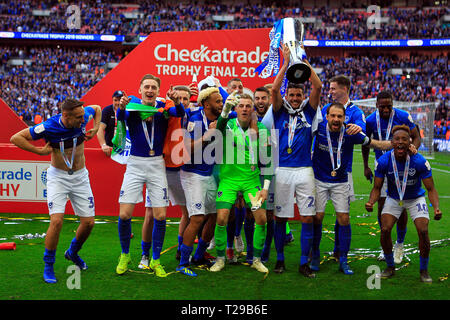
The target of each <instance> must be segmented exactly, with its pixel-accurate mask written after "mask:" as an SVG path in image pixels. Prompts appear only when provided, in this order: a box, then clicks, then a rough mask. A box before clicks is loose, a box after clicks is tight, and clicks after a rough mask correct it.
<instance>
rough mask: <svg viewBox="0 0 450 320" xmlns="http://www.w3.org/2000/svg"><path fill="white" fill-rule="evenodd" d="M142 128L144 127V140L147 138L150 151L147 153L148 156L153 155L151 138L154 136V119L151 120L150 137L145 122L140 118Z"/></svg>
mask: <svg viewBox="0 0 450 320" xmlns="http://www.w3.org/2000/svg"><path fill="white" fill-rule="evenodd" d="M142 129H144V135H145V140H147V143H148V146H149V147H150V152H149V153H148V154H149V155H150V157H153V156H154V155H155V150H153V138H154V137H155V119H153V121H152V139H151V140H150V137H149V136H148V130H147V124H146V123H145V121H144V120H142Z"/></svg>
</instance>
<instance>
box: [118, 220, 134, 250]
mask: <svg viewBox="0 0 450 320" xmlns="http://www.w3.org/2000/svg"><path fill="white" fill-rule="evenodd" d="M118 225H119V240H120V246H121V247H122V253H129V252H130V239H131V219H128V220H122V219H121V218H120V217H119V223H118Z"/></svg>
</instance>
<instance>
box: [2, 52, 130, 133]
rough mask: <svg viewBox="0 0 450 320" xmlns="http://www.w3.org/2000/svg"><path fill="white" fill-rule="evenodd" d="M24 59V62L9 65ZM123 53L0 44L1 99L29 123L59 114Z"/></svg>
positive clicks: (100, 76)
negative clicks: (64, 103) (67, 100)
mask: <svg viewBox="0 0 450 320" xmlns="http://www.w3.org/2000/svg"><path fill="white" fill-rule="evenodd" d="M12 58H16V59H23V61H24V63H23V65H11V64H8V61H10V59H12ZM120 58H121V57H120V56H117V55H115V54H114V53H113V52H111V51H107V50H104V49H89V50H88V49H76V48H70V49H69V48H56V47H55V48H50V47H26V48H25V47H0V89H1V92H2V95H1V97H2V99H3V100H4V101H5V102H6V103H7V104H8V105H9V106H10V107H11V108H12V109H13V110H14V111H15V112H16V113H17V114H18V115H19V116H20V117H21V118H22V119H23V120H24V121H25V122H27V123H29V124H30V123H36V122H40V121H43V120H44V121H45V120H47V119H48V118H49V117H51V116H53V115H55V114H57V113H59V104H60V102H61V101H63V100H64V99H65V98H67V97H78V98H80V97H82V96H83V95H84V94H85V93H86V92H87V91H88V90H89V89H90V88H91V87H93V86H94V85H95V84H96V83H97V82H98V81H100V80H101V79H102V78H103V76H104V75H105V68H104V66H105V64H106V63H107V62H112V61H117V62H118V61H119V60H120Z"/></svg>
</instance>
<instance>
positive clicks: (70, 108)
mask: <svg viewBox="0 0 450 320" xmlns="http://www.w3.org/2000/svg"><path fill="white" fill-rule="evenodd" d="M61 111H62V112H61V113H60V114H58V115H55V116H53V117H51V118H50V119H48V120H47V121H45V122H43V123H41V124H39V125H35V126H34V127H30V128H26V129H23V130H22V131H19V132H18V133H16V134H14V135H13V136H12V137H11V142H12V143H13V144H15V145H16V146H18V147H19V148H21V149H23V150H25V151H29V152H33V153H36V154H38V155H43V156H45V155H49V154H51V165H50V168H48V169H47V204H48V209H49V214H50V225H49V227H48V230H47V234H46V236H45V252H44V262H45V267H44V281H45V282H47V283H55V282H57V279H56V276H55V272H54V269H53V265H54V263H55V253H56V248H57V245H58V239H59V234H60V232H61V228H62V224H63V218H64V211H65V207H66V203H67V200H68V199H70V202H71V203H72V207H73V210H74V212H75V214H76V215H77V216H79V217H80V225H79V227H78V228H77V231H76V235H75V237H74V238H73V240H72V243H71V244H70V247H69V249H68V250H67V251H66V252H65V254H64V256H65V258H66V259H68V260H71V261H72V262H73V263H75V264H76V265H77V266H78V267H79V268H80V269H82V270H86V269H87V265H86V263H85V262H84V261H83V260H82V259H81V258H80V256H79V255H78V252H79V251H80V249H81V247H82V246H83V244H84V242H85V241H86V240H87V238H88V237H89V234H90V233H91V230H92V228H93V227H94V215H95V208H94V196H93V194H92V190H91V186H90V182H89V173H88V171H87V169H86V167H85V158H84V141H85V140H89V139H91V138H92V137H94V136H95V135H96V133H97V131H98V128H99V125H100V119H101V108H100V106H97V105H92V106H88V107H83V102H81V101H78V100H75V99H66V100H65V101H64V102H63V104H62V106H61ZM91 119H94V127H93V128H92V129H90V130H88V131H86V124H87V123H88V122H89V121H90V120H91ZM39 139H44V140H45V141H46V144H45V146H43V147H36V146H34V145H33V144H31V142H30V141H32V140H39Z"/></svg>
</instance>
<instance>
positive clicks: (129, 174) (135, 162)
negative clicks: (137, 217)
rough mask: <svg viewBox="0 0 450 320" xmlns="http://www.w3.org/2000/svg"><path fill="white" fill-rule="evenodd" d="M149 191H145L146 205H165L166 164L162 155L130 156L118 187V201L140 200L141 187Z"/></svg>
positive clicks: (167, 200) (167, 202)
mask: <svg viewBox="0 0 450 320" xmlns="http://www.w3.org/2000/svg"><path fill="white" fill-rule="evenodd" d="M144 184H145V185H146V187H147V188H146V189H147V190H150V192H148V193H146V198H148V199H146V200H148V201H146V206H147V203H148V207H167V206H169V197H168V193H167V178H166V165H165V163H164V159H163V157H162V156H159V157H151V158H150V157H136V156H130V157H129V158H128V162H127V170H126V171H125V174H124V176H123V182H122V187H121V188H120V196H119V203H134V204H136V203H139V202H142V198H143V197H142V193H143V191H142V188H143V187H144Z"/></svg>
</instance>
